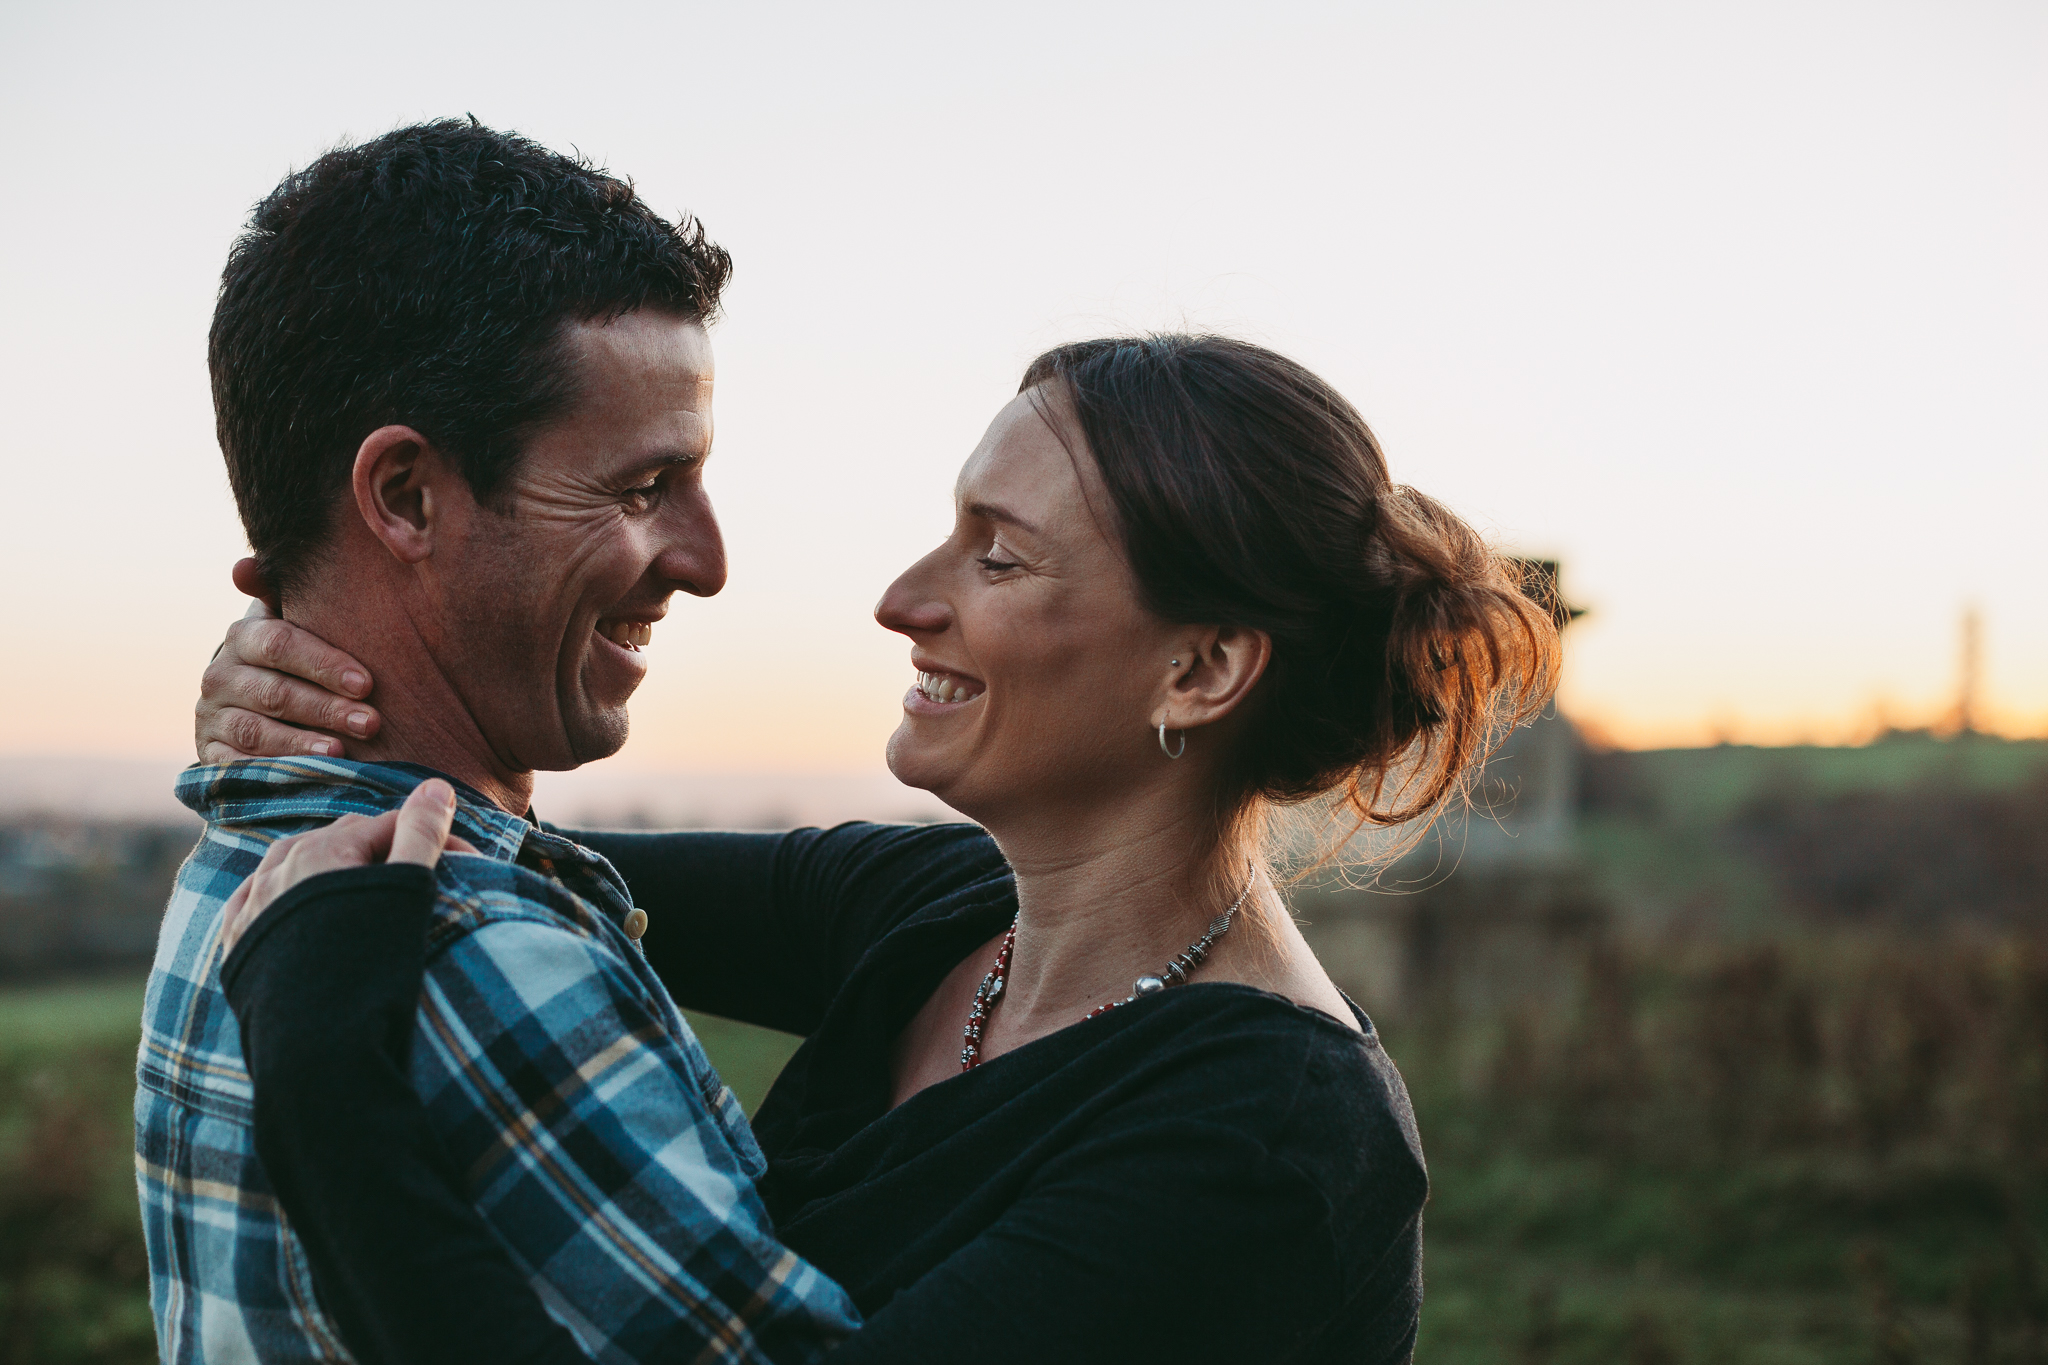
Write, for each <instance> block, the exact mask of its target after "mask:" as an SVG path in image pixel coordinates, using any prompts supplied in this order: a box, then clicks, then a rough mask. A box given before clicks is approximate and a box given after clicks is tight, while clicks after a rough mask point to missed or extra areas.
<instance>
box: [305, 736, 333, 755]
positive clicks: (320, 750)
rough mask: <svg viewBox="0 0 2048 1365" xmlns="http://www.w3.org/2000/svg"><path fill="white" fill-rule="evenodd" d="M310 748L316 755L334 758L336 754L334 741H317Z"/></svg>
mask: <svg viewBox="0 0 2048 1365" xmlns="http://www.w3.org/2000/svg"><path fill="white" fill-rule="evenodd" d="M309 747H311V749H312V750H313V752H314V753H316V754H322V755H327V756H332V755H333V753H334V741H333V740H331V739H316V740H314V741H313V743H312V744H311V746H309Z"/></svg>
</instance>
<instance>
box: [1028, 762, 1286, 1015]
mask: <svg viewBox="0 0 2048 1365" xmlns="http://www.w3.org/2000/svg"><path fill="white" fill-rule="evenodd" d="M990 832H991V833H992V834H994V835H995V838H996V842H997V843H998V844H1000V845H1001V846H1002V848H1003V851H1004V854H1005V855H1006V856H1007V857H1008V858H1009V860H1010V864H1011V866H1012V868H1014V869H1015V872H1016V879H1017V943H1016V947H1015V949H1014V951H1013V953H1012V956H1011V961H1010V974H1009V981H1008V983H1007V984H1006V986H1005V990H1004V1000H1003V1010H1002V1012H1003V1014H1004V1015H1006V1016H1007V1018H1006V1019H1005V1021H1004V1022H1005V1024H1006V1025H1007V1027H1006V1028H1005V1030H1004V1031H1005V1032H1008V1031H1011V1030H1019V1031H1021V1032H1023V1033H1024V1034H1026V1035H1027V1036H1035V1035H1036V1034H1038V1033H1040V1032H1044V1031H1047V1030H1049V1029H1051V1028H1060V1027H1064V1026H1065V1025H1067V1024H1071V1023H1073V1022H1074V1021H1075V1020H1076V1019H1077V1018H1079V1017H1080V1016H1082V1015H1085V1014H1086V1013H1087V1012H1088V1011H1089V1010H1091V1009H1094V1008H1095V1007H1096V1006H1098V1005H1102V1004H1106V1003H1108V1002H1110V1001H1113V1000H1122V999H1124V998H1125V997H1126V996H1128V995H1129V994H1130V993H1131V988H1132V983H1133V982H1134V981H1135V980H1136V979H1137V978H1138V977H1140V976H1145V975H1152V974H1157V973H1158V972H1159V971H1160V970H1161V969H1162V968H1163V967H1165V965H1166V963H1167V962H1168V961H1170V960H1171V959H1172V958H1173V957H1174V955H1175V954H1177V953H1179V952H1181V951H1183V950H1184V949H1186V948H1187V947H1188V945H1189V944H1190V943H1192V942H1193V941H1194V940H1195V939H1197V938H1199V937H1201V935H1202V933H1203V932H1204V930H1206V929H1207V927H1208V925H1209V923H1210V921H1211V920H1213V919H1215V918H1216V916H1217V915H1219V914H1221V913H1222V912H1223V911H1224V910H1225V909H1226V908H1227V907H1228V906H1229V905H1230V904H1231V902H1232V901H1234V900H1235V899H1236V898H1237V896H1238V893H1239V892H1241V891H1243V890H1244V886H1245V880H1246V874H1247V867H1248V864H1247V855H1248V853H1249V850H1248V849H1241V848H1239V847H1238V846H1237V841H1235V840H1230V839H1227V838H1226V837H1225V836H1224V835H1223V834H1222V832H1220V831H1219V830H1218V829H1217V827H1216V822H1215V820H1214V818H1213V816H1211V815H1209V814H1208V813H1207V812H1206V811H1203V810H1201V809H1199V808H1190V807H1189V806H1187V805H1186V804H1179V805H1176V804H1174V803H1170V802H1165V801H1149V802H1148V801H1143V800H1141V801H1138V802H1135V803H1132V804H1130V805H1127V806H1125V807H1124V808H1122V809H1121V810H1119V811H1118V812H1117V813H1116V814H1115V815H1114V816H1112V817H1109V818H1089V819H1085V820H1072V821H1067V820H1062V821H1057V822H1046V823H1045V824H1044V825H1041V826H1039V827H1036V828H1030V829H1025V830H1007V831H1006V830H1003V829H1000V828H995V827H991V830H990ZM1269 897H1270V891H1269V894H1268V896H1260V895H1258V894H1256V892H1255V894H1254V895H1253V896H1252V897H1250V898H1248V899H1247V901H1246V904H1245V907H1244V910H1243V911H1242V912H1241V914H1244V915H1247V916H1257V915H1260V914H1263V913H1268V912H1269V910H1270V907H1268V906H1267V905H1266V904H1265V901H1266V900H1267V899H1268V898H1269ZM1271 899H1273V900H1274V901H1275V903H1276V904H1277V897H1271ZM1240 922H1241V921H1240Z"/></svg>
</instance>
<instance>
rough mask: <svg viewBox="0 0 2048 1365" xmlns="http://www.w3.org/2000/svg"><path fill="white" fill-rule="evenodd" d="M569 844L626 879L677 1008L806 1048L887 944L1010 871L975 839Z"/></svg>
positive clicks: (922, 833) (600, 838)
mask: <svg viewBox="0 0 2048 1365" xmlns="http://www.w3.org/2000/svg"><path fill="white" fill-rule="evenodd" d="M560 832H561V833H562V834H563V835H565V836H566V837H568V838H571V839H574V840H576V841H577V842H578V843H580V844H583V845H584V846H586V847H588V848H592V849H595V850H596V851H597V852H599V853H602V854H603V855H604V856H605V857H606V858H608V859H610V860H611V862H612V865H613V866H614V867H616V868H618V869H619V872H620V874H621V875H622V876H624V877H625V879H626V885H627V886H628V887H629V888H630V889H631V890H632V892H633V901H634V903H635V904H636V905H638V906H640V907H641V908H642V909H644V910H646V911H647V915H648V930H647V934H646V936H645V937H643V938H642V939H641V940H640V945H641V947H642V948H643V949H644V950H645V951H646V953H647V960H648V962H649V964H650V965H652V966H653V968H654V970H655V971H656V972H657V973H658V974H659V975H660V977H661V980H662V984H663V985H665V986H667V987H668V989H669V993H670V994H671V995H673V996H674V997H675V998H676V1001H677V1003H678V1004H681V1005H683V1006H684V1007H686V1008H689V1009H694V1010H702V1011H704V1012H705V1013H707V1014H719V1015H724V1016H725V1017H727V1018H729V1019H737V1020H739V1021H741V1022H742V1023H747V1024H759V1025H761V1026H762V1027H764V1028H773V1029H781V1030H782V1031H783V1032H785V1033H795V1034H803V1035H808V1034H810V1033H811V1032H812V1031H813V1030H815V1029H816V1028H817V1026H818V1023H819V1021H820V1020H821V1019H822V1018H823V1017H824V1014H825V1009H826V1007H827V1006H828V1005H829V1004H831V1002H832V998H833V997H834V996H835V995H837V994H838V992H839V986H840V983H841V982H843V981H844V980H845V979H846V977H847V975H848V974H849V973H850V972H852V970H853V968H854V966H855V965H856V964H857V963H858V962H859V961H860V959H861V957H862V955H864V954H865V953H866V952H867V950H868V948H869V947H870V946H872V945H873V944H874V943H875V941H876V940H878V939H880V938H881V937H882V935H883V934H885V933H887V932H888V931H889V930H890V929H891V928H893V927H894V926H895V925H897V924H899V923H901V922H902V921H903V920H904V919H905V918H906V917H907V916H909V915H911V914H914V913H916V911H917V910H918V909H920V908H921V907H923V906H926V905H930V904H932V903H933V902H935V901H937V900H939V899H941V898H943V897H944V896H946V895H948V894H949V893H951V892H953V891H956V890H958V889H960V888H962V887H965V886H968V885H971V884H973V883H975V882H977V881H983V880H987V879H989V878H991V877H995V876H999V875H1001V874H1002V872H1003V870H1004V866H1005V865H1004V863H1003V859H1002V854H1001V853H1000V852H999V851H998V850H997V849H996V846H995V844H994V842H993V841H992V840H990V839H989V837H988V835H987V834H985V833H984V832H983V831H982V830H980V829H979V828H977V827H975V826H973V825H872V824H845V825H839V826H837V827H835V828H833V829H828V830H820V829H799V830H792V831H790V832H788V833H786V834H733V833H714V832H704V831H683V832H677V833H665V834H642V833H622V832H615V831H602V830H563V831H560Z"/></svg>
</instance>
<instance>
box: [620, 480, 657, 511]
mask: <svg viewBox="0 0 2048 1365" xmlns="http://www.w3.org/2000/svg"><path fill="white" fill-rule="evenodd" d="M660 494H661V480H660V479H656V480H654V481H653V482H652V483H643V484H641V485H640V486H639V487H638V488H628V489H627V490H626V500H627V501H628V502H630V503H632V504H634V505H635V506H636V507H645V506H647V505H648V504H650V503H652V502H653V501H654V500H655V498H657V497H659V496H660Z"/></svg>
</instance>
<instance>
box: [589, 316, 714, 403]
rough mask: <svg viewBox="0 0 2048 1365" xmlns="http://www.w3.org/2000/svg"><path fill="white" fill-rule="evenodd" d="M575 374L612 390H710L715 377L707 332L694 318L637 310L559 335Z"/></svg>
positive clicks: (592, 383)
mask: <svg viewBox="0 0 2048 1365" xmlns="http://www.w3.org/2000/svg"><path fill="white" fill-rule="evenodd" d="M564 342H565V344H566V345H567V347H568V349H569V354H570V356H571V359H572V363H573V364H574V365H575V366H576V368H577V370H578V372H579V378H580V379H582V380H583V382H584V383H585V384H588V385H604V386H607V387H613V388H644V387H649V386H651V387H655V388H659V389H665V390H669V391H671V392H677V393H680V391H685V390H697V389H709V388H710V386H711V383H712V380H713V379H714V378H715V377H716V369H715V365H714V363H713V359H712V353H711V336H710V334H709V333H708V332H706V331H705V330H704V324H703V323H702V322H701V321H699V320H697V319H694V318H686V317H683V316H681V315H680V314H676V313H671V312H668V311H666V310H664V309H654V308H637V309H634V310H633V311H632V312H630V313H622V314H621V315H619V316H618V317H616V318H613V319H610V320H609V321H606V320H602V319H600V320H595V321H588V322H578V323H574V324H572V325H571V326H570V327H569V328H568V331H567V334H566V336H565V337H564Z"/></svg>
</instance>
